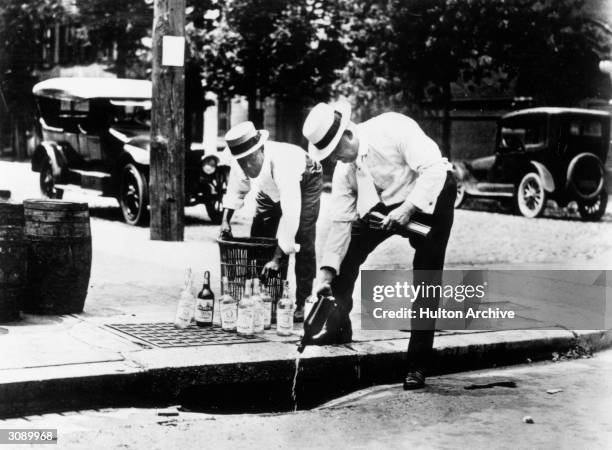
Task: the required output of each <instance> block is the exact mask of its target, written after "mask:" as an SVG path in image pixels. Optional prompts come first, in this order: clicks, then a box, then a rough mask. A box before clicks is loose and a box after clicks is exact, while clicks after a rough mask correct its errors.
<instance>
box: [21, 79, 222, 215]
mask: <svg viewBox="0 0 612 450" xmlns="http://www.w3.org/2000/svg"><path fill="white" fill-rule="evenodd" d="M151 92H152V88H151V82H150V81H146V80H129V79H116V78H52V79H49V80H45V81H42V82H40V83H38V84H36V85H35V86H34V88H33V94H34V96H35V99H36V104H37V107H38V112H39V123H40V132H41V137H42V141H41V143H40V144H39V145H38V146H37V147H36V149H35V151H34V153H33V155H32V170H33V171H35V172H40V189H41V192H42V194H43V195H45V196H47V197H50V198H62V196H63V193H64V191H66V190H79V191H81V192H82V191H86V192H88V193H92V194H96V195H103V196H108V197H115V198H117V200H118V201H119V205H120V207H121V212H122V214H123V218H124V219H125V221H126V222H127V223H128V224H131V225H138V224H146V223H147V220H148V217H149V209H148V205H149V198H148V191H149V149H150V146H149V144H150V118H151ZM224 147H225V146H224V145H221V146H217V148H216V149H214V150H213V151H212V152H208V153H207V152H205V151H204V150H203V149H196V148H195V146H190V149H189V150H187V151H186V153H185V203H186V205H187V206H192V205H196V204H202V203H203V204H204V205H205V207H206V211H207V213H208V215H209V217H210V219H211V220H212V221H213V222H215V223H219V222H220V221H221V217H222V212H223V211H222V207H221V200H222V197H223V194H224V193H225V189H226V186H227V177H228V174H229V164H228V161H229V160H228V159H227V156H225V157H224V152H223V149H224Z"/></svg>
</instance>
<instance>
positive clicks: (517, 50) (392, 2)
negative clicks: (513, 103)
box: [335, 0, 612, 109]
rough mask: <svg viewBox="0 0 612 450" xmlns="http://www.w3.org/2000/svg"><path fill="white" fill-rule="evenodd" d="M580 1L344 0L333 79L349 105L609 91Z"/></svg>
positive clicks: (597, 35)
mask: <svg viewBox="0 0 612 450" xmlns="http://www.w3.org/2000/svg"><path fill="white" fill-rule="evenodd" d="M583 3H584V2H583V0H558V1H552V0H506V1H504V0H462V1H460V0H389V1H383V0H380V1H379V0H361V1H359V0H358V1H354V2H353V1H348V0H347V2H346V3H345V6H346V7H347V10H348V11H350V13H349V20H348V26H347V33H348V42H349V48H350V50H351V56H352V57H351V61H350V62H349V64H348V65H347V67H346V68H345V69H344V70H343V71H342V72H341V77H340V79H339V82H338V83H336V85H335V90H336V92H338V93H343V94H351V95H352V96H353V97H354V98H355V99H356V100H357V102H358V103H360V104H361V105H365V106H368V105H369V106H372V107H374V108H376V107H379V106H380V101H381V99H382V100H383V103H384V104H386V105H387V106H391V107H393V105H394V104H396V105H397V104H404V105H405V106H404V107H405V108H408V109H409V106H410V105H416V104H418V103H419V102H420V101H421V100H423V99H424V98H433V99H434V100H435V99H437V100H440V101H444V100H448V98H449V97H450V95H449V94H451V88H452V92H454V93H455V94H457V93H462V92H463V93H465V94H467V95H471V96H486V95H495V94H497V95H499V94H511V95H527V96H534V97H536V98H538V99H539V100H540V101H541V102H543V103H547V104H559V105H562V104H575V103H576V102H577V101H579V100H580V99H584V98H586V97H592V96H602V95H603V96H609V95H610V91H609V79H608V78H607V76H605V75H603V74H601V73H600V72H599V70H598V62H599V60H600V58H604V57H608V56H607V55H609V53H610V50H611V48H612V46H611V42H610V35H609V34H607V33H606V32H605V30H603V29H602V27H601V26H599V27H598V26H597V24H596V23H594V22H593V21H592V20H590V19H589V18H588V17H587V16H586V15H585V14H584V13H583V11H582V6H583Z"/></svg>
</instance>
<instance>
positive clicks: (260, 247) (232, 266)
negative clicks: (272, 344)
mask: <svg viewBox="0 0 612 450" xmlns="http://www.w3.org/2000/svg"><path fill="white" fill-rule="evenodd" d="M217 242H218V243H219V251H220V253H221V279H223V277H227V280H228V284H229V291H230V294H231V295H232V297H234V298H235V299H236V300H240V299H241V298H242V293H243V291H244V282H245V281H246V279H248V278H255V277H259V274H260V273H261V271H262V269H263V268H264V266H265V265H266V263H267V262H268V261H270V260H271V259H272V256H274V250H275V249H276V246H277V242H276V239H273V238H263V237H252V238H250V237H233V238H231V239H218V240H217ZM287 265H288V258H287V257H285V258H283V259H282V260H281V270H280V272H279V273H277V274H275V275H273V276H271V277H270V278H269V279H268V280H267V281H266V286H267V287H268V289H269V290H270V295H271V296H272V302H273V309H274V310H275V309H276V302H277V301H278V299H279V298H280V297H281V296H282V293H283V280H285V279H286V278H287ZM221 292H224V286H223V282H221ZM272 317H273V318H274V314H273V315H272Z"/></svg>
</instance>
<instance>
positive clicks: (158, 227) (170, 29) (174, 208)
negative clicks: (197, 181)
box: [149, 0, 185, 241]
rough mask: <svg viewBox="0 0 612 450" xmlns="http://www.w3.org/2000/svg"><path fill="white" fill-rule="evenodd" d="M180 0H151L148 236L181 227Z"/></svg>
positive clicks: (167, 236)
mask: <svg viewBox="0 0 612 450" xmlns="http://www.w3.org/2000/svg"><path fill="white" fill-rule="evenodd" d="M184 56H185V0H155V12H154V18H153V109H152V114H151V165H150V166H151V173H150V182H149V193H150V205H151V239H152V240H163V241H182V240H183V235H184V228H185V220H184V219H185V192H184V190H185V131H184V128H185V107H184V105H185V67H184Z"/></svg>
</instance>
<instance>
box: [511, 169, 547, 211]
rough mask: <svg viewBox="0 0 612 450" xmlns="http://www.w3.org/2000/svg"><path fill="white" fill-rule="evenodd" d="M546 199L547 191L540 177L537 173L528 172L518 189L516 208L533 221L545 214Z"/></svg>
mask: <svg viewBox="0 0 612 450" xmlns="http://www.w3.org/2000/svg"><path fill="white" fill-rule="evenodd" d="M546 197H547V195H546V190H545V189H544V183H543V182H542V179H541V178H540V175H538V174H537V173H535V172H528V173H526V174H525V176H523V178H522V179H521V181H520V182H519V184H518V186H517V188H516V193H515V199H516V207H517V209H518V211H519V212H520V213H521V214H522V215H523V216H525V217H527V218H529V219H533V218H536V217H538V216H540V215H542V213H543V212H544V209H545V208H546V200H547V198H546Z"/></svg>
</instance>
